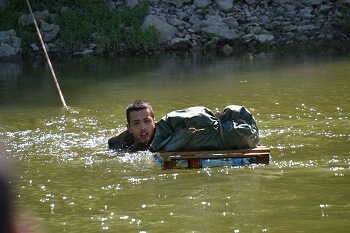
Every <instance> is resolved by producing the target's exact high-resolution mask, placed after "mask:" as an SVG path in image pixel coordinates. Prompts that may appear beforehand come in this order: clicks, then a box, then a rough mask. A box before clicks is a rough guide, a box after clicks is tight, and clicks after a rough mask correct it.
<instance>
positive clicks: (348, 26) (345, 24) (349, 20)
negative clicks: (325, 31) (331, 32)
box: [340, 6, 350, 33]
mask: <svg viewBox="0 0 350 233" xmlns="http://www.w3.org/2000/svg"><path fill="white" fill-rule="evenodd" d="M340 13H341V15H342V17H343V18H342V24H341V27H342V29H343V30H344V31H345V32H347V33H350V17H349V15H348V8H347V7H345V6H343V7H342V8H341V10H340Z"/></svg>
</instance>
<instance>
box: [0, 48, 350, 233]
mask: <svg viewBox="0 0 350 233" xmlns="http://www.w3.org/2000/svg"><path fill="white" fill-rule="evenodd" d="M53 65H54V68H55V71H56V75H57V77H58V78H59V81H60V84H61V89H62V91H63V94H64V96H65V99H66V102H67V104H68V105H69V106H70V107H71V109H72V110H71V111H66V110H63V109H62V107H61V102H60V100H59V97H58V94H57V91H56V89H55V88H56V87H55V85H54V83H53V81H52V78H51V76H50V73H49V69H48V68H47V67H46V66H45V64H44V63H36V64H29V63H23V64H14V63H0V112H1V114H0V141H1V147H2V153H3V154H4V155H5V157H6V158H7V159H6V160H10V161H14V162H15V166H14V168H13V175H14V181H13V182H14V184H15V185H16V188H15V190H14V193H15V195H14V200H15V204H16V207H17V212H19V213H21V214H22V215H24V217H23V218H24V220H22V221H24V222H28V223H25V225H26V227H29V228H33V229H34V231H37V229H38V228H40V229H41V231H42V232H63V231H65V232H101V231H106V232H348V230H349V229H350V119H349V117H350V116H349V115H350V94H349V93H350V92H349V88H350V57H349V56H330V55H324V54H323V55H314V56H306V55H299V56H272V55H268V54H260V55H258V56H252V55H243V56H239V57H229V58H223V57H221V58H216V57H205V56H203V57H201V56H197V57H195V58H191V57H190V58H180V57H174V56H164V57H163V56H161V57H158V58H155V59H150V58H149V59H119V60H104V61H102V60H98V61H97V62H96V63H94V64H86V63H84V62H81V61H78V60H72V61H68V62H57V61H56V62H53ZM134 99H144V100H147V101H149V102H150V103H151V104H152V105H153V108H154V110H155V116H156V119H158V120H159V119H160V118H161V117H162V116H163V115H164V114H166V113H167V112H170V111H173V110H176V109H182V108H187V107H190V106H195V105H202V106H206V107H208V108H210V109H212V110H215V108H219V109H223V108H224V107H226V106H227V105H229V104H239V105H244V106H245V107H247V108H248V109H249V110H250V111H251V112H252V113H253V115H254V116H255V118H256V120H257V122H258V126H259V128H260V130H261V139H260V142H261V143H262V144H264V145H266V146H269V147H271V149H272V153H271V155H272V157H273V162H272V163H271V164H270V165H267V166H247V167H221V168H210V169H182V170H165V171H164V170H161V169H160V168H158V167H157V166H156V165H155V164H154V162H153V159H152V155H151V154H150V153H147V152H143V153H135V154H132V153H116V152H110V151H108V150H107V149H106V148H107V139H108V138H109V137H111V136H112V135H114V134H116V133H117V132H119V131H121V130H123V129H124V127H125V122H126V120H125V107H126V105H127V104H128V103H129V102H131V101H132V100H134Z"/></svg>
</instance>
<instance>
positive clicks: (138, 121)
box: [126, 108, 155, 143]
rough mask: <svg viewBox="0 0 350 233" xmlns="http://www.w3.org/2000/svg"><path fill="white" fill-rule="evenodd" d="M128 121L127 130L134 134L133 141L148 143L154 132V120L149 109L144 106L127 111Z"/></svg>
mask: <svg viewBox="0 0 350 233" xmlns="http://www.w3.org/2000/svg"><path fill="white" fill-rule="evenodd" d="M129 116H130V123H129V124H127V125H126V127H127V128H128V130H129V132H130V133H131V134H132V135H133V136H134V139H135V141H141V142H142V143H148V142H149V141H150V140H151V139H152V137H153V134H154V128H155V122H154V119H153V117H152V115H151V111H150V110H149V109H148V108H146V109H142V110H139V111H132V112H130V113H129Z"/></svg>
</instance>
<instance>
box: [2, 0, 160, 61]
mask: <svg viewBox="0 0 350 233" xmlns="http://www.w3.org/2000/svg"><path fill="white" fill-rule="evenodd" d="M30 3H31V5H32V9H33V11H42V10H48V11H49V12H50V14H57V16H58V17H56V19H55V21H56V22H55V23H57V24H58V25H59V26H60V33H59V37H58V42H59V44H61V45H62V46H63V48H64V50H65V51H66V52H68V53H72V52H75V51H81V50H82V49H84V48H85V47H86V46H88V45H89V44H90V43H95V44H96V46H97V53H98V54H104V53H108V52H117V53H135V52H138V53H148V52H153V51H156V50H158V49H159V34H158V32H157V31H156V30H155V29H154V28H153V27H149V28H147V29H145V30H143V29H142V28H141V24H142V20H143V18H144V17H145V16H146V15H147V12H148V7H149V5H148V4H144V5H139V6H136V7H135V8H133V9H131V8H129V7H127V6H126V5H123V6H121V7H119V8H118V9H117V10H116V11H115V10H110V9H109V8H108V6H107V5H106V4H105V3H100V4H93V3H91V0H66V1H53V0H46V1H39V0H31V1H30ZM63 7H64V8H63ZM63 9H64V10H63ZM28 13H29V10H28V7H27V4H26V1H24V0H13V1H11V2H10V3H8V5H7V8H6V9H5V11H3V12H2V13H0V30H9V29H15V30H16V32H17V36H18V37H20V38H21V39H22V48H23V49H24V52H28V51H29V48H30V44H31V43H33V42H35V41H37V40H38V39H37V35H36V34H35V28H34V25H28V26H25V27H20V26H18V18H19V17H20V16H21V15H22V14H28ZM45 20H46V21H48V23H52V21H53V19H45ZM39 26H40V25H39Z"/></svg>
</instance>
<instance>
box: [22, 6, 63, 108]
mask: <svg viewBox="0 0 350 233" xmlns="http://www.w3.org/2000/svg"><path fill="white" fill-rule="evenodd" d="M26 1H27V5H28V8H29V11H30V14H31V15H32V17H33V21H34V25H35V28H36V32H37V33H38V36H39V39H40V43H41V46H42V47H43V50H44V53H45V56H46V60H47V63H48V65H49V67H50V70H51V74H52V77H53V80H54V81H55V84H56V87H57V90H58V93H59V95H60V97H61V101H62V104H63V107H65V108H67V104H66V101H65V100H64V97H63V94H62V91H61V88H60V85H59V84H58V81H57V78H56V75H55V71H54V70H53V67H52V64H51V61H50V58H49V55H48V54H47V51H46V47H45V44H44V41H43V38H42V37H41V34H40V30H39V28H38V24H37V23H36V20H35V17H34V14H33V11H32V7H31V6H30V3H29V1H28V0H26Z"/></svg>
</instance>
